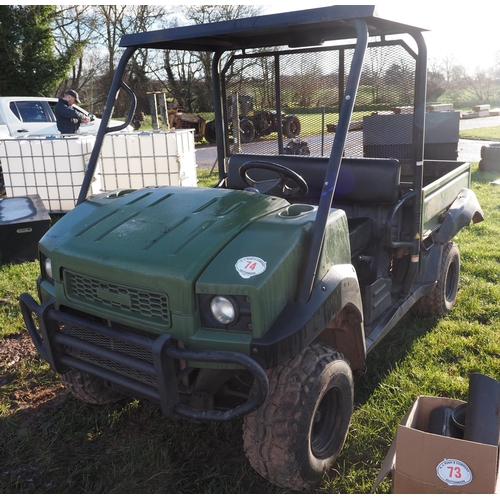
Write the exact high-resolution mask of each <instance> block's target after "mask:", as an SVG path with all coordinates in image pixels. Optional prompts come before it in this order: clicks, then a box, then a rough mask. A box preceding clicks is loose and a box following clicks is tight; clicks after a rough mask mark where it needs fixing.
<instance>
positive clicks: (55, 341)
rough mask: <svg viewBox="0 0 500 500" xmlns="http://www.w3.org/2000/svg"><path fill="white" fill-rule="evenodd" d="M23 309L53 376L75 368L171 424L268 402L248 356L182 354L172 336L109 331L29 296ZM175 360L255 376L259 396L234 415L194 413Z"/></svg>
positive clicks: (265, 385)
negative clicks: (156, 408) (147, 403)
mask: <svg viewBox="0 0 500 500" xmlns="http://www.w3.org/2000/svg"><path fill="white" fill-rule="evenodd" d="M19 304H20V307H21V312H22V315H23V318H24V322H25V323H26V327H27V329H28V332H29V334H30V336H31V338H32V340H33V343H34V344H35V346H36V348H37V350H38V352H39V353H40V355H41V356H42V358H43V359H45V360H46V361H47V362H48V363H49V365H50V367H51V368H52V369H53V370H54V371H56V372H58V373H64V372H67V371H68V370H70V369H72V368H73V369H75V370H79V371H81V372H85V373H89V374H91V375H95V376H97V377H100V378H102V379H103V380H106V381H108V382H110V383H111V384H114V385H117V386H119V387H121V388H123V389H124V391H125V392H126V393H128V394H131V395H133V396H135V397H138V398H144V399H148V400H151V401H153V402H157V403H159V405H160V407H161V409H162V412H163V415H164V416H165V417H167V418H170V419H175V418H178V417H179V416H181V417H185V418H189V419H193V420H205V421H213V422H224V421H229V420H233V419H235V418H238V417H242V416H244V415H247V414H249V413H251V412H252V411H254V410H256V409H257V408H259V406H261V405H262V403H263V402H264V401H265V399H266V397H267V394H268V391H269V381H268V378H267V375H266V373H265V371H264V369H263V368H262V367H261V366H260V365H259V364H258V363H257V362H256V361H254V360H253V359H251V358H249V357H248V356H245V355H244V354H241V353H236V352H225V351H199V350H192V349H181V348H179V347H177V346H176V345H174V344H173V343H172V338H171V337H170V335H167V334H165V335H160V336H158V337H156V338H154V339H151V338H148V337H144V336H140V335H137V334H134V333H131V332H128V331H125V330H119V329H117V328H109V327H107V326H104V325H102V324H99V323H95V322H93V321H90V320H88V319H86V318H80V317H77V316H74V315H70V314H67V313H64V312H61V311H57V310H56V309H55V307H54V302H53V301H48V302H45V303H43V304H41V305H40V304H38V303H37V302H36V301H35V300H34V299H33V298H32V297H31V296H30V295H29V294H27V293H23V294H22V295H21V296H20V297H19ZM34 315H35V316H36V318H37V320H38V324H39V329H38V328H37V327H36V325H35V321H34V317H33V316H34ZM68 331H70V332H72V333H71V334H68ZM174 359H178V360H183V361H196V362H205V363H227V364H230V365H238V366H239V367H241V368H242V369H244V370H248V371H249V372H250V373H251V374H252V375H253V377H254V380H255V383H254V386H255V390H252V394H251V397H250V398H249V400H248V401H246V402H245V403H243V404H241V405H239V406H236V407H235V408H232V409H230V410H226V411H219V410H211V409H199V408H192V407H191V406H188V405H187V404H183V403H182V402H181V400H180V399H181V398H180V393H179V390H178V383H179V380H178V379H179V378H181V377H182V374H180V376H179V375H177V374H176V371H175V364H174Z"/></svg>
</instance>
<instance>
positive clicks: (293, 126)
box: [283, 115, 300, 139]
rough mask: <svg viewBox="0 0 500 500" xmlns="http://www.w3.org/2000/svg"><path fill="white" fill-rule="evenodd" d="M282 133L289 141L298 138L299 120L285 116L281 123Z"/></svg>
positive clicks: (291, 116)
mask: <svg viewBox="0 0 500 500" xmlns="http://www.w3.org/2000/svg"><path fill="white" fill-rule="evenodd" d="M283 133H284V134H285V135H286V136H287V137H288V138H289V139H293V138H294V137H298V136H299V135H300V120H299V119H298V118H297V117H296V116H294V115H290V116H287V117H286V118H285V121H284V122H283Z"/></svg>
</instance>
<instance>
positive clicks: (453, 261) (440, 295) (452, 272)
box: [413, 241, 460, 318]
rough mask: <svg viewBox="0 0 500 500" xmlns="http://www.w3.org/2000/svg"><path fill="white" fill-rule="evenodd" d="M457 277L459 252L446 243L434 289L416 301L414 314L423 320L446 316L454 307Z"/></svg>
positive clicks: (455, 247)
mask: <svg viewBox="0 0 500 500" xmlns="http://www.w3.org/2000/svg"><path fill="white" fill-rule="evenodd" d="M459 277H460V252H459V250H458V247H457V245H456V244H455V243H453V242H452V241H448V242H447V243H445V244H444V245H443V253H442V255H441V267H440V270H439V277H438V282H437V284H436V287H435V288H434V290H433V291H432V292H431V293H430V294H429V295H426V296H425V297H422V298H421V299H419V300H418V301H417V303H416V304H415V305H414V306H413V307H414V311H415V313H416V314H417V315H418V316H421V317H423V318H431V317H438V318H440V317H443V316H445V315H446V314H448V313H449V312H450V311H451V309H452V308H453V306H454V305H455V300H456V298H457V291H458V279H459Z"/></svg>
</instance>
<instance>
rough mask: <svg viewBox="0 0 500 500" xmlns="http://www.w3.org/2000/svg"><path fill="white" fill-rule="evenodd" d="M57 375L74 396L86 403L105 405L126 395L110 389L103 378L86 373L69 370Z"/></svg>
mask: <svg viewBox="0 0 500 500" xmlns="http://www.w3.org/2000/svg"><path fill="white" fill-rule="evenodd" d="M59 376H60V377H61V381H62V383H63V385H64V387H66V389H68V391H70V392H71V393H72V394H73V395H74V396H75V397H76V398H78V399H80V400H81V401H85V402H86V403H91V404H94V405H105V404H108V403H116V402H117V401H121V400H122V399H125V397H126V396H124V395H123V394H120V393H119V392H116V391H115V390H113V389H111V387H110V386H109V385H107V384H106V382H104V380H102V379H100V378H99V377H95V376H94V375H90V374H88V373H84V372H80V371H78V370H70V371H69V372H66V373H62V374H60V375H59Z"/></svg>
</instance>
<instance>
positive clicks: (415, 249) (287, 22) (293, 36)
mask: <svg viewBox="0 0 500 500" xmlns="http://www.w3.org/2000/svg"><path fill="white" fill-rule="evenodd" d="M291 27H293V29H292V28H291ZM422 31H423V30H422V29H421V28H416V27H413V26H409V25H405V24H401V23H398V22H394V21H390V20H387V19H384V18H381V17H379V16H378V13H377V12H376V9H375V7H374V6H369V5H351V6H349V5H347V6H345V5H344V6H332V7H323V8H320V9H309V10H304V11H301V12H300V14H298V13H297V12H288V13H283V14H273V15H268V16H258V17H254V18H249V19H236V20H232V21H222V22H218V23H211V24H202V25H196V26H185V27H180V28H172V29H167V30H159V31H152V32H145V33H138V34H132V35H125V36H124V37H122V40H121V42H120V46H122V47H125V51H124V53H123V55H122V57H121V59H120V62H119V64H118V67H117V69H116V73H115V76H114V78H113V82H112V84H111V89H110V92H109V95H108V99H107V101H106V106H105V109H104V114H103V117H102V122H101V125H100V127H99V131H98V133H97V137H96V141H95V145H94V148H93V150H92V154H91V157H90V160H89V164H88V169H87V172H86V174H85V177H84V180H83V183H82V187H81V190H80V194H79V197H78V201H77V205H78V204H80V203H82V202H83V201H85V199H86V198H87V194H88V189H89V187H90V183H91V181H92V177H93V175H94V171H95V167H96V164H97V161H98V158H99V154H100V150H101V147H102V143H103V140H104V136H105V134H107V133H109V132H115V131H119V130H122V129H124V128H125V127H127V126H128V125H129V124H130V122H131V121H132V117H133V115H134V113H135V109H136V104H137V100H136V97H135V95H134V93H133V91H132V90H131V89H130V87H129V86H128V85H127V84H126V83H125V82H124V81H123V77H124V74H125V67H126V65H127V63H128V61H129V59H130V58H131V57H132V55H133V53H134V52H135V50H137V49H138V48H156V49H173V50H179V49H184V50H196V51H208V52H213V53H214V55H213V59H212V86H213V92H214V112H215V124H216V138H217V159H218V164H219V177H220V178H221V179H222V178H224V177H225V175H226V173H225V165H226V158H227V151H228V147H227V140H228V139H227V137H226V135H225V131H224V129H225V123H226V120H227V116H225V106H224V102H223V97H224V94H225V93H224V91H223V90H224V88H223V85H224V84H223V79H222V78H221V75H222V71H223V68H222V63H221V60H222V56H223V55H224V54H225V53H227V52H228V51H235V50H242V51H245V50H247V49H252V48H257V47H273V46H284V45H289V46H290V47H297V46H298V45H302V46H311V45H319V44H321V43H322V42H323V41H325V40H347V39H355V46H354V47H355V50H354V55H353V59H352V63H351V68H350V72H349V76H348V79H347V83H346V85H345V91H343V92H342V93H341V94H340V98H341V100H340V103H341V104H340V116H339V121H338V124H337V131H336V134H335V138H334V142H333V146H332V150H331V154H330V159H329V162H328V167H327V170H326V175H325V179H324V182H323V190H322V194H321V198H320V203H319V206H318V212H317V216H316V223H315V225H314V231H313V234H312V241H311V243H310V245H311V246H310V249H309V251H308V252H306V254H307V255H308V259H307V262H306V264H305V271H304V273H303V276H302V280H301V284H300V289H299V292H298V299H297V301H298V302H299V303H307V302H308V301H309V299H310V297H311V292H312V289H313V285H314V282H315V278H316V271H317V266H318V262H319V258H320V254H321V249H322V245H323V239H324V233H325V228H326V224H327V221H328V214H329V212H330V208H331V206H332V200H333V198H334V193H335V187H336V184H337V179H338V176H339V172H340V168H341V161H342V156H343V151H344V146H345V141H346V137H347V132H348V130H349V124H350V121H351V117H352V112H353V108H354V103H355V98H356V93H357V90H358V86H359V81H360V77H361V71H362V67H363V62H364V58H365V53H366V49H367V47H368V39H369V37H371V36H381V37H382V40H383V41H384V43H385V44H387V43H390V42H385V37H386V36H388V35H395V34H398V35H410V36H411V37H412V38H413V40H414V41H415V42H416V45H417V52H416V53H414V54H415V55H414V57H415V61H416V72H415V92H414V114H413V120H414V123H413V144H412V157H411V162H410V165H411V167H412V170H413V186H412V190H413V191H414V192H417V193H420V192H421V191H422V187H423V149H424V122H425V97H426V78H427V49H426V45H425V41H424V39H423V36H422ZM297 50H301V49H300V48H298V49H297ZM121 89H123V90H124V91H125V92H127V94H128V95H129V96H130V99H131V102H130V108H129V111H128V115H127V118H126V121H125V123H124V124H123V125H120V126H118V127H108V123H109V120H110V119H111V116H112V112H113V107H114V103H115V101H116V98H117V96H118V93H119V91H120V90H121ZM278 91H279V89H278ZM278 95H279V94H278ZM277 103H279V99H278V100H277ZM278 106H279V104H278ZM277 111H278V116H280V109H278V110H277ZM412 211H413V214H412V221H413V228H412V234H413V235H415V236H414V238H413V240H412V241H411V242H409V243H411V251H412V255H417V256H418V255H419V253H420V243H421V238H420V235H419V232H420V230H419V228H420V218H421V197H420V196H415V199H414V202H413V204H412ZM410 266H411V268H410V271H409V273H408V276H409V279H408V280H407V282H406V283H405V288H406V289H409V288H410V287H411V285H412V282H413V280H414V278H415V276H416V274H417V270H418V259H412V262H411V264H410Z"/></svg>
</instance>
